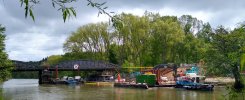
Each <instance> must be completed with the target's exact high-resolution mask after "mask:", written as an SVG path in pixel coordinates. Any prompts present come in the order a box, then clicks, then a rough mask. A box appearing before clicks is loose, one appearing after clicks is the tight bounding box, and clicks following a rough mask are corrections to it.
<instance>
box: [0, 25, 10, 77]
mask: <svg viewBox="0 0 245 100" xmlns="http://www.w3.org/2000/svg"><path fill="white" fill-rule="evenodd" d="M4 31H5V28H4V27H3V26H1V25H0V81H4V80H7V79H8V78H9V77H10V76H11V73H10V71H11V69H12V63H11V61H10V60H9V59H8V55H7V53H6V52H5V43H4V41H5V35H4V34H3V33H4Z"/></svg>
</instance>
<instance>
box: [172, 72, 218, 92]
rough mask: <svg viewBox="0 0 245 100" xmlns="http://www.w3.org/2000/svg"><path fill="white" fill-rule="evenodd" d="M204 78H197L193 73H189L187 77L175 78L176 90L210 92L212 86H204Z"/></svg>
mask: <svg viewBox="0 0 245 100" xmlns="http://www.w3.org/2000/svg"><path fill="white" fill-rule="evenodd" d="M204 80H205V76H199V75H196V74H195V73H191V74H190V73H189V74H187V76H181V77H178V78H177V81H176V88H184V89H187V90H207V91H212V90H213V88H214V85H212V84H204Z"/></svg>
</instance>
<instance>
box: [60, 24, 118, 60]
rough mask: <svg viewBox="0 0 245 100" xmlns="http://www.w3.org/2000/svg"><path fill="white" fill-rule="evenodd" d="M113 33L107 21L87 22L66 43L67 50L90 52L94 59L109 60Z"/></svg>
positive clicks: (65, 48)
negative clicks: (109, 29)
mask: <svg viewBox="0 0 245 100" xmlns="http://www.w3.org/2000/svg"><path fill="white" fill-rule="evenodd" d="M110 43H113V37H112V33H110V32H108V24H107V23H97V24H87V25H84V26H82V27H80V28H79V29H78V30H77V31H76V32H73V33H72V35H71V36H70V37H69V38H68V39H67V41H66V42H65V43H64V50H65V51H66V52H76V53H85V52H86V53H90V54H92V55H90V56H91V58H92V59H93V60H107V57H106V56H107V55H108V50H109V46H110Z"/></svg>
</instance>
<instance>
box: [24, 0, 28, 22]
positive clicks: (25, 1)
mask: <svg viewBox="0 0 245 100" xmlns="http://www.w3.org/2000/svg"><path fill="white" fill-rule="evenodd" d="M28 2H29V1H28V0H24V3H25V5H26V6H25V18H27V14H28V10H29V4H28Z"/></svg>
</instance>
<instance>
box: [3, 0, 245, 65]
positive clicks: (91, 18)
mask: <svg viewBox="0 0 245 100" xmlns="http://www.w3.org/2000/svg"><path fill="white" fill-rule="evenodd" d="M50 1H51V0H40V4H38V5H35V6H34V9H33V12H34V15H35V22H34V21H33V20H32V19H31V18H30V17H28V18H25V15H24V13H25V12H24V7H21V6H20V2H19V0H0V24H1V25H3V26H4V27H5V28H6V32H5V34H6V36H7V37H6V41H5V43H6V52H7V53H8V55H9V58H10V59H11V60H20V61H39V60H41V59H43V58H45V57H48V56H50V55H61V54H64V53H65V52H64V51H63V43H64V42H65V41H66V39H67V38H68V37H69V36H70V35H71V33H72V32H74V31H76V29H77V28H78V27H80V26H82V25H85V24H88V23H96V22H101V21H103V22H105V21H108V20H109V18H108V16H106V15H100V16H99V17H98V16H97V14H98V10H97V9H96V8H92V7H90V6H87V3H88V2H87V1H86V0H78V2H76V3H72V4H70V6H73V7H75V10H76V12H77V16H76V18H75V17H72V18H70V19H68V20H67V21H66V22H65V23H64V22H63V19H62V13H61V12H60V11H57V8H53V7H52V4H51V3H50ZM96 2H107V3H106V4H105V5H106V6H108V7H109V8H108V9H107V11H108V12H111V11H112V12H115V13H116V14H120V13H122V12H125V13H132V14H134V15H139V16H141V15H143V14H144V12H145V11H150V12H154V13H159V14H161V15H163V16H164V15H171V16H177V17H180V16H181V15H192V16H193V17H196V18H197V19H199V20H202V21H203V22H209V23H210V24H211V26H212V27H213V28H215V27H217V26H219V25H223V26H225V27H226V28H230V29H233V28H235V27H236V26H237V25H238V24H237V23H239V22H244V21H245V13H244V11H245V1H243V0H154V1H153V0H97V1H96Z"/></svg>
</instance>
